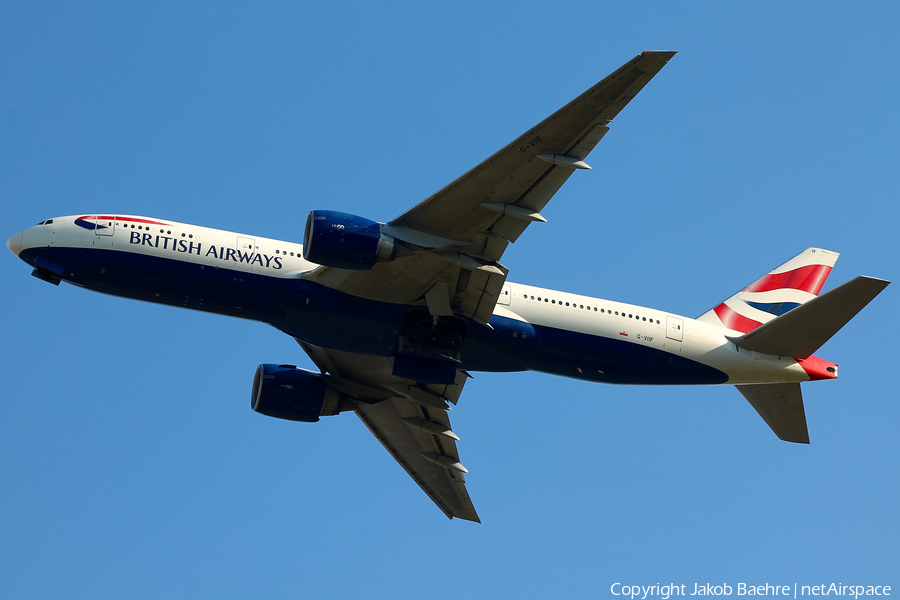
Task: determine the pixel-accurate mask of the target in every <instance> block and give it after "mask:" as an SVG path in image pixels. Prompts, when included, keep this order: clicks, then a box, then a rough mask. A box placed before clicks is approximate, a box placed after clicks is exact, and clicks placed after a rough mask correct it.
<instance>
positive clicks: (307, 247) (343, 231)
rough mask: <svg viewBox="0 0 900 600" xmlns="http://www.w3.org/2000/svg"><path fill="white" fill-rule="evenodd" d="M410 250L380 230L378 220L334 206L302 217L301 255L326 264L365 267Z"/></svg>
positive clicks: (353, 267)
mask: <svg viewBox="0 0 900 600" xmlns="http://www.w3.org/2000/svg"><path fill="white" fill-rule="evenodd" d="M398 253H400V255H405V254H412V252H411V251H410V250H408V249H407V248H404V247H403V246H401V245H400V243H399V242H398V241H397V240H396V239H394V237H393V236H390V235H388V234H386V233H383V232H382V230H381V224H380V223H376V222H375V221H370V220H369V219H365V218H363V217H357V216H356V215H350V214H347V213H342V212H337V211H334V210H314V211H312V212H310V213H309V216H308V217H307V218H306V231H305V232H304V233H303V258H305V259H306V260H308V261H309V262H314V263H316V264H319V265H325V266H327V267H336V268H339V269H354V270H368V269H371V268H372V267H373V266H375V263H376V262H387V261H391V260H394V259H395V258H397V255H398Z"/></svg>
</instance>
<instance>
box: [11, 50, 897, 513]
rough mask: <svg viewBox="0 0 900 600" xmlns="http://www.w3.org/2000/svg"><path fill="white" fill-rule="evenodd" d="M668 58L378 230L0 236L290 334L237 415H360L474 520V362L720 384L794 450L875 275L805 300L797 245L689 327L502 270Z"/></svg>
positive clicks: (42, 228)
mask: <svg viewBox="0 0 900 600" xmlns="http://www.w3.org/2000/svg"><path fill="white" fill-rule="evenodd" d="M673 55H674V52H644V53H643V54H641V55H639V56H637V57H635V58H634V59H632V60H631V61H629V62H627V63H626V64H625V65H623V66H622V67H621V68H620V69H618V70H617V71H616V72H614V73H613V74H612V75H610V76H609V77H607V78H606V79H604V80H603V81H601V82H600V83H598V84H596V85H595V86H593V87H591V88H590V89H588V90H587V91H586V92H584V94H582V95H581V96H579V97H578V98H576V99H575V100H573V101H572V102H569V103H568V104H566V105H565V106H563V108H561V109H560V110H558V111H557V112H556V113H554V114H553V115H551V116H549V117H547V119H545V120H544V121H542V122H541V123H538V124H537V125H535V126H534V127H531V128H529V129H528V130H527V131H526V132H525V133H524V134H523V135H522V136H520V137H519V138H518V139H516V140H513V142H512V143H511V144H507V145H506V146H504V147H503V148H501V149H500V150H499V151H498V152H497V153H496V154H494V155H493V156H492V157H490V158H489V159H487V160H486V161H484V162H483V163H482V164H480V165H478V166H476V167H475V168H474V169H472V170H471V171H469V172H468V173H466V174H465V175H463V176H462V177H460V178H459V179H457V180H456V181H454V182H453V183H451V184H450V185H448V186H446V187H444V188H443V189H441V190H439V191H438V192H436V193H435V194H434V195H432V196H431V197H429V198H427V199H425V200H424V201H423V202H420V203H419V204H417V205H415V206H414V207H413V208H411V209H410V210H408V211H406V212H405V213H403V214H402V215H399V216H398V217H396V218H395V219H393V220H392V221H389V222H387V223H380V222H377V221H373V220H370V219H366V218H363V217H360V216H356V215H351V214H347V213H341V212H337V211H332V210H315V211H313V212H311V213H310V214H309V218H308V219H307V221H306V231H305V232H304V234H303V237H302V238H301V239H302V241H303V243H298V242H290V241H282V240H275V239H270V238H265V237H261V236H256V235H251V234H246V233H236V232H230V231H221V230H216V229H210V228H207V227H199V226H196V225H189V224H185V223H178V222H176V221H170V220H168V219H155V218H151V217H141V216H135V215H124V214H120V213H112V212H94V213H87V215H86V216H85V213H80V214H81V215H82V216H77V215H76V216H70V217H54V218H52V219H48V220H46V221H41V222H40V223H38V224H37V225H35V226H34V227H29V228H27V229H24V230H23V231H20V232H18V233H16V234H14V235H12V236H11V237H10V238H9V239H8V240H7V242H6V244H7V246H8V247H9V249H10V251H12V252H13V253H14V254H15V255H16V256H18V257H19V258H20V259H21V260H22V261H23V262H25V263H26V264H27V265H28V266H29V267H30V268H31V269H33V270H32V275H34V276H35V277H37V278H38V279H40V280H42V281H46V282H49V283H51V284H56V285H58V284H59V283H61V282H66V283H70V284H73V285H77V286H79V287H84V288H87V289H90V290H95V291H98V292H103V293H106V294H112V295H115V296H122V297H125V298H134V299H139V300H146V301H148V302H155V303H158V304H166V305H170V306H176V307H182V308H192V309H195V310H202V311H206V312H211V313H216V314H220V315H226V316H235V317H242V318H245V319H252V320H255V321H259V322H262V323H266V324H269V325H272V326H273V327H275V328H277V329H279V330H280V331H282V332H284V333H285V334H287V335H289V336H291V337H292V338H294V339H295V340H296V341H297V342H298V343H299V344H300V347H301V348H302V349H303V350H304V351H305V352H306V353H307V354H308V355H309V357H310V358H311V359H312V361H313V363H315V365H316V367H317V368H318V369H319V372H313V371H307V370H305V369H298V368H296V367H295V366H292V365H289V364H264V365H260V366H259V367H257V369H256V375H255V377H254V380H253V385H252V392H251V402H250V406H251V408H252V409H253V410H254V411H256V412H258V413H261V414H263V415H266V416H270V417H275V418H279V419H288V420H292V421H306V422H314V421H318V420H319V417H320V416H329V415H337V414H339V413H342V412H349V411H352V412H354V413H356V415H357V416H358V417H359V418H360V419H361V420H362V421H363V423H365V425H366V427H368V428H369V429H370V430H371V431H372V433H373V434H374V435H375V437H376V438H377V439H378V440H379V441H380V442H381V443H382V445H383V446H384V447H385V449H386V450H387V451H388V452H390V453H391V455H392V456H393V457H394V458H395V459H396V460H397V462H398V463H400V465H401V466H402V467H403V469H405V470H406V472H407V473H408V474H409V475H410V476H411V477H412V478H413V480H414V481H415V482H416V484H418V485H419V486H420V487H421V488H422V490H423V491H424V492H425V493H426V494H428V496H429V497H430V498H431V499H432V500H433V501H434V502H435V504H436V505H437V506H438V507H439V508H440V510H441V511H443V513H444V514H445V515H446V516H448V517H450V518H459V519H465V520H469V521H478V520H479V519H478V515H477V513H476V512H475V507H474V505H473V503H472V501H471V499H470V498H469V493H468V489H467V487H466V479H465V474H466V473H467V472H468V470H467V469H466V468H465V467H463V465H462V463H461V462H460V457H459V454H460V453H459V451H458V447H457V442H459V440H460V438H459V437H458V436H457V435H456V434H455V433H454V431H453V430H452V429H451V427H450V418H449V414H448V412H447V411H448V410H449V409H450V405H451V404H456V403H457V401H458V400H459V398H460V394H461V393H462V388H463V386H464V385H465V384H466V382H467V381H468V380H469V378H470V377H471V375H470V373H473V372H477V371H491V372H503V371H505V372H512V371H527V370H532V371H540V372H543V373H549V374H554V375H560V376H563V377H571V378H575V379H581V380H585V381H592V382H597V383H618V384H637V385H699V384H732V385H735V386H737V388H738V390H740V392H741V393H742V394H743V395H744V397H746V399H747V400H748V401H749V402H750V404H751V405H752V406H753V408H755V409H756V410H757V412H759V414H760V416H762V418H763V419H764V420H765V422H766V423H768V425H769V426H770V427H771V428H772V430H773V431H774V432H775V433H776V435H778V437H780V438H781V439H783V440H788V441H791V442H799V443H808V442H809V435H808V433H807V429H806V416H805V412H804V408H803V397H802V395H801V393H800V382H807V381H812V380H815V379H834V378H836V377H837V365H835V364H833V363H830V362H827V361H824V360H822V359H819V358H816V357H815V356H812V353H813V352H815V351H817V350H818V348H819V347H820V346H821V345H822V344H824V343H825V342H826V341H827V340H828V339H829V338H830V337H831V336H832V335H834V333H835V332H837V331H838V330H839V329H840V328H841V327H842V326H843V325H844V324H845V323H847V322H848V321H849V320H850V319H851V318H853V316H854V315H855V314H856V313H857V312H859V311H860V310H861V309H862V308H863V307H864V306H865V305H866V304H867V303H868V302H869V301H870V300H872V299H873V298H874V297H875V296H876V295H878V293H879V292H881V291H882V290H883V289H884V288H885V287H886V286H887V285H888V282H887V281H883V280H880V279H873V278H871V277H857V278H856V279H853V280H852V281H850V282H848V283H846V284H844V285H842V286H839V287H837V288H835V289H833V290H831V291H829V292H826V293H825V294H822V295H821V296H819V292H820V291H821V290H822V286H823V284H824V283H825V279H826V278H827V277H828V275H829V273H830V272H831V269H832V267H833V266H834V263H835V261H836V260H837V257H838V255H837V253H836V252H830V251H827V250H822V249H820V248H810V249H808V250H805V251H803V252H802V253H800V254H799V255H797V256H796V257H794V258H792V259H791V260H789V261H788V262H786V263H784V264H783V265H781V266H780V267H778V268H777V269H775V270H774V271H771V272H769V273H768V274H767V275H765V276H764V277H762V278H760V279H758V280H757V281H755V282H754V283H752V284H750V285H749V286H747V287H746V288H744V289H743V290H741V291H740V292H738V293H737V294H735V295H734V296H732V297H730V298H728V299H727V300H725V302H723V303H721V304H719V305H718V306H716V307H715V308H713V309H712V310H710V311H708V312H707V313H705V314H703V315H702V316H700V317H699V318H698V319H692V318H690V317H685V316H682V315H677V314H674V313H670V312H667V311H665V310H660V309H657V308H651V307H646V306H636V305H633V304H628V303H625V302H618V301H615V300H608V299H604V298H591V297H588V296H581V295H578V294H573V293H570V292H563V291H559V290H551V289H546V288H540V287H536V286H532V285H526V284H521V283H513V282H510V281H507V275H508V273H509V270H508V269H507V268H506V267H504V266H503V265H502V264H501V263H500V259H501V257H502V256H503V254H504V252H505V251H506V249H507V247H508V246H509V245H510V244H511V243H513V242H515V241H516V240H517V239H518V238H519V237H520V236H521V235H522V234H523V233H524V232H525V229H526V228H527V227H529V225H530V224H531V223H540V224H545V223H547V219H546V218H544V217H543V216H542V215H541V214H540V212H541V211H542V210H543V209H544V207H545V206H546V205H547V203H548V202H549V201H550V199H551V197H552V196H553V194H554V193H555V192H556V191H557V190H558V189H559V188H560V187H561V186H562V185H563V184H564V183H565V182H566V180H567V179H568V178H569V177H570V176H572V175H573V174H574V173H576V172H578V171H587V170H588V169H589V167H588V165H587V163H586V162H585V160H586V159H587V158H588V155H589V154H590V152H591V150H592V149H593V148H594V146H595V145H596V144H597V143H599V142H600V140H601V139H602V138H603V137H604V136H605V135H606V133H607V132H608V131H609V126H610V124H611V123H612V121H613V119H614V118H616V116H617V115H618V114H619V112H620V111H621V110H622V109H623V108H624V107H625V105H626V104H628V102H629V101H630V100H631V99H632V98H634V96H635V95H636V94H637V93H638V92H639V91H640V90H641V89H643V87H644V86H645V85H646V84H647V83H648V82H649V81H650V79H651V78H653V76H654V75H656V73H658V72H659V71H660V69H662V68H663V66H664V65H665V64H666V62H667V61H668V60H669V59H670V58H672V56H673ZM310 208H313V207H310ZM536 226H542V227H553V225H552V224H545V225H536ZM556 231H557V232H558V230H556ZM298 237H299V236H298ZM577 256H578V255H577V254H575V255H573V257H577ZM573 260H574V258H573ZM586 267H590V265H586ZM150 343H153V342H152V341H151V342H150ZM286 362H290V361H286ZM536 400H537V399H536ZM509 410H515V402H514V401H511V399H510V402H509ZM526 442H527V440H526ZM523 451H524V452H527V449H525V450H523Z"/></svg>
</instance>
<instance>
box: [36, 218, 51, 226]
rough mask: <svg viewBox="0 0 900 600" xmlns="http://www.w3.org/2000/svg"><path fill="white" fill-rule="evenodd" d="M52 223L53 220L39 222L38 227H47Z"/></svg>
mask: <svg viewBox="0 0 900 600" xmlns="http://www.w3.org/2000/svg"><path fill="white" fill-rule="evenodd" d="M52 222H53V219H47V220H46V221H41V222H40V223H38V225H49V224H51V223H52Z"/></svg>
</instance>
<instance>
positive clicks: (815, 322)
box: [728, 276, 890, 418]
mask: <svg viewBox="0 0 900 600" xmlns="http://www.w3.org/2000/svg"><path fill="white" fill-rule="evenodd" d="M888 284H890V281H885V280H884V279H876V278H874V277H863V276H860V277H857V278H856V279H853V280H852V281H848V282H847V283H845V284H844V285H842V286H840V287H837V288H835V289H833V290H831V291H830V292H828V293H827V294H823V295H821V296H819V297H818V298H813V299H812V300H810V301H809V302H806V303H805V304H801V305H800V306H798V307H797V308H794V309H793V310H791V311H789V312H786V313H784V314H783V315H781V316H780V317H777V318H775V319H772V320H771V321H769V322H768V323H765V324H763V325H760V326H759V327H757V328H756V329H754V330H753V331H751V332H749V333H747V334H745V335H742V336H729V337H728V339H729V340H731V341H732V342H734V344H735V345H736V346H738V347H739V348H742V349H744V350H750V351H752V352H760V353H762V354H771V355H774V356H789V357H792V358H807V357H809V356H810V355H811V354H812V353H813V352H815V351H816V350H818V349H819V348H820V347H821V346H822V344H824V343H825V342H827V341H828V340H829V339H830V338H831V336H833V335H834V334H835V333H837V332H838V331H839V330H840V329H841V327H843V326H844V325H846V324H847V322H848V321H849V320H850V319H852V318H853V317H855V316H856V313H858V312H859V311H861V310H862V309H863V308H864V307H865V306H866V304H868V303H869V302H871V301H872V299H873V298H874V297H875V296H877V295H878V294H879V293H881V291H882V290H883V289H884V288H886V287H887V286H888ZM745 395H746V394H745ZM757 410H759V409H757ZM763 418H765V417H763Z"/></svg>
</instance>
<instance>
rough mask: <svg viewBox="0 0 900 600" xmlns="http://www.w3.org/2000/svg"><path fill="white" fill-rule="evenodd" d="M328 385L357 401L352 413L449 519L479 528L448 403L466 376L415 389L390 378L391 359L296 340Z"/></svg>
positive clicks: (411, 384) (409, 383) (404, 381)
mask: <svg viewBox="0 0 900 600" xmlns="http://www.w3.org/2000/svg"><path fill="white" fill-rule="evenodd" d="M297 341H298V342H299V344H300V346H301V347H302V348H303V349H304V350H305V351H306V353H307V354H309V356H310V358H312V359H313V362H315V363H316V365H317V366H318V367H319V369H321V371H322V372H323V373H326V372H327V373H329V374H330V375H331V376H332V379H331V380H330V383H331V384H332V385H334V386H335V387H336V388H338V389H339V390H340V391H342V392H344V393H346V394H348V395H350V396H352V397H354V398H357V399H359V400H358V401H357V402H356V404H355V406H354V411H355V412H356V414H357V416H358V417H359V418H360V420H362V422H363V423H365V425H366V427H368V428H369V431H371V432H372V433H373V434H374V435H375V437H376V438H378V441H379V442H381V444H382V445H383V446H384V447H385V448H386V449H387V451H388V452H390V453H391V456H393V457H394V459H395V460H396V461H397V462H398V463H400V466H401V467H403V469H404V470H405V471H406V472H407V473H408V474H409V476H410V477H412V478H413V481H415V482H416V483H417V484H418V485H419V487H421V488H422V490H423V491H424V492H425V493H426V494H428V496H429V497H430V498H431V499H432V500H433V501H434V503H435V504H437V506H438V508H440V509H441V510H442V511H443V512H444V514H445V515H447V517H449V518H451V519H452V518H454V517H456V518H457V519H464V520H466V521H475V522H476V523H480V522H481V521H480V520H479V519H478V514H477V513H476V512H475V507H474V506H473V505H472V500H470V499H469V493H468V491H467V490H466V479H465V473H466V469H465V467H463V466H462V464H460V462H459V453H458V452H457V449H456V442H457V441H458V440H459V438H458V437H457V436H456V434H455V433H453V431H452V430H451V428H450V419H449V416H448V415H447V409H446V408H445V407H447V406H448V404H447V402H450V403H452V404H456V402H457V400H458V399H459V395H460V393H462V388H463V385H464V384H465V381H466V379H467V375H466V374H465V373H463V372H461V371H460V372H458V373H457V378H456V382H455V383H453V384H451V385H438V384H432V385H427V386H423V385H417V384H416V382H415V381H411V380H408V379H403V378H400V377H395V376H393V375H391V369H392V365H391V360H390V359H388V358H381V357H375V356H361V355H359V354H353V353H351V352H342V351H338V350H329V349H325V348H320V347H318V346H313V345H311V344H307V343H306V342H302V341H300V340H297Z"/></svg>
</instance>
